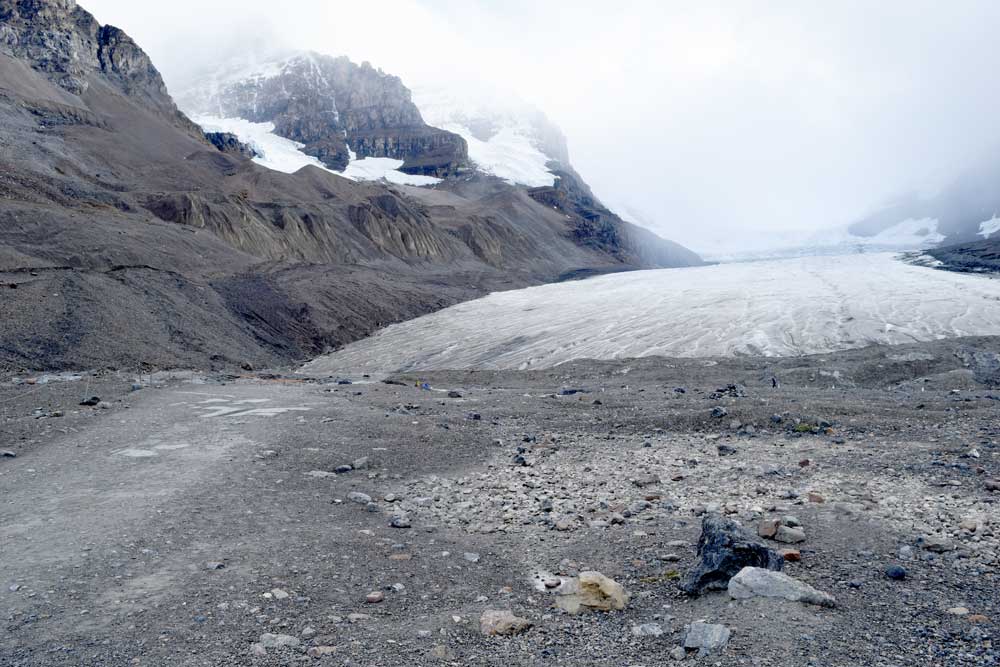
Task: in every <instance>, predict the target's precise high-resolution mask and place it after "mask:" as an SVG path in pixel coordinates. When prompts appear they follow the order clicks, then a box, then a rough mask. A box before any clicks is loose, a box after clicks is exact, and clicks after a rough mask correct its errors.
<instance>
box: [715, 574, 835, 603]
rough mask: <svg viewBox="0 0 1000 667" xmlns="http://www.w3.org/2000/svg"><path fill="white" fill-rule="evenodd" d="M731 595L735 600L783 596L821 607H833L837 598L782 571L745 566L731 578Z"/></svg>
mask: <svg viewBox="0 0 1000 667" xmlns="http://www.w3.org/2000/svg"><path fill="white" fill-rule="evenodd" d="M729 596H730V597H732V598H733V599H734V600H747V599H749V598H753V597H763V598H782V599H784V600H791V601H793V602H804V603H806V604H814V605H818V606H820V607H833V606H835V605H836V604H837V600H836V599H835V598H834V597H833V596H832V595H830V594H829V593H824V592H823V591H818V590H816V589H815V588H813V587H812V586H810V585H809V584H807V583H805V582H802V581H798V580H797V579H792V578H791V577H789V576H788V575H787V574H784V573H782V572H774V571H771V570H764V569H761V568H759V567H745V568H743V569H742V570H740V571H739V573H738V574H737V575H736V576H735V577H733V578H732V579H730V580H729Z"/></svg>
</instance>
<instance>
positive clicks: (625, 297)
mask: <svg viewBox="0 0 1000 667" xmlns="http://www.w3.org/2000/svg"><path fill="white" fill-rule="evenodd" d="M989 334H1000V280H998V279H995V278H991V277H987V276H977V275H966V274H957V273H951V272H946V271H938V270H934V269H930V268H926V267H921V266H914V265H911V264H908V263H905V262H902V261H899V260H898V259H896V257H895V256H894V255H893V254H884V253H880V254H856V255H843V256H821V257H802V258H795V259H784V260H771V261H760V262H746V263H736V264H720V265H715V266H706V267H697V268H684V269H664V270H657V271H637V272H632V273H619V274H613V275H606V276H601V277H598V278H592V279H589V280H585V281H580V282H569V283H558V284H552V285H543V286H539V287H531V288H527V289H520V290H512V291H508V292H497V293H494V294H490V295H489V296H486V297H484V298H481V299H477V300H475V301H469V302H466V303H462V304H459V305H456V306H453V307H451V308H447V309H445V310H442V311H439V312H437V313H433V314H431V315H427V316H424V317H421V318H418V319H415V320H410V321H408V322H403V323H400V324H395V325H392V326H390V327H387V328H386V329H383V330H381V331H379V332H377V333H376V334H375V335H373V336H371V337H370V338H367V339H364V340H361V341H358V342H356V343H352V344H351V345H348V346H346V347H345V348H343V349H342V350H340V351H337V352H334V353H332V354H329V355H326V356H324V357H320V358H319V359H317V360H316V361H313V362H311V363H310V364H309V365H307V366H306V371H307V372H312V373H343V374H348V373H353V374H360V373H371V374H373V375H378V374H382V373H387V372H393V371H397V370H432V369H464V368H502V369H517V368H545V367H551V366H555V365H558V364H560V363H564V362H566V361H570V360H573V359H581V358H592V359H616V358H628V357H641V356H649V355H665V356H677V357H702V356H732V355H750V354H753V355H764V356H786V355H801V354H811V353H819V352H830V351H835V350H841V349H847V348H856V347H863V346H865V345H869V344H873V343H888V344H897V343H912V342H916V341H928V340H935V339H941V338H947V337H954V336H967V335H989Z"/></svg>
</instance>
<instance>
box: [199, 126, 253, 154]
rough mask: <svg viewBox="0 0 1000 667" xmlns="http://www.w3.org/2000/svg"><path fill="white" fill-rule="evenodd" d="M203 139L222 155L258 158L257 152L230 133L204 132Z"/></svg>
mask: <svg viewBox="0 0 1000 667" xmlns="http://www.w3.org/2000/svg"><path fill="white" fill-rule="evenodd" d="M205 138H206V139H208V143H210V144H212V145H213V146H215V147H216V148H217V149H219V150H220V151H222V152H223V153H233V154H235V155H242V156H243V157H246V158H255V157H258V153H257V151H255V150H254V149H253V147H252V146H250V145H249V144H245V143H243V142H242V141H240V140H239V137H237V136H236V135H235V134H232V133H230V132H206V133H205Z"/></svg>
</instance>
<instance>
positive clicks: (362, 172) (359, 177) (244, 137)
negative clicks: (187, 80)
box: [192, 116, 441, 186]
mask: <svg viewBox="0 0 1000 667" xmlns="http://www.w3.org/2000/svg"><path fill="white" fill-rule="evenodd" d="M192 120H193V121H194V122H195V123H197V124H198V125H199V126H201V129H202V130H204V131H205V132H229V133H230V134H234V135H236V138H237V139H239V140H240V141H242V142H243V143H245V144H247V145H248V146H250V147H251V148H253V149H254V150H255V151H256V152H257V154H258V157H255V158H254V160H253V161H254V162H256V163H257V164H259V165H260V166H262V167H266V168H268V169H273V170H274V171H281V172H284V173H286V174H294V173H295V172H297V171H298V170H299V169H302V168H303V167H316V168H318V169H322V170H323V171H329V172H330V173H331V174H336V175H337V176H342V177H344V178H347V179H349V180H352V181H380V180H385V181H388V182H389V183H395V184H397V185H416V186H426V185H436V184H438V183H440V182H441V179H440V178H434V177H433V176H421V175H419V174H407V173H405V172H402V171H399V168H400V167H402V166H403V160H394V159H392V158H386V157H369V158H362V159H361V160H358V159H357V155H355V154H354V153H353V152H352V153H351V161H350V163H349V164H348V165H347V168H346V169H345V170H344V171H343V172H339V171H333V170H332V169H329V168H327V166H326V165H325V164H323V163H322V162H320V161H319V160H318V159H317V158H314V157H313V156H311V155H306V154H305V153H304V152H302V149H303V148H304V145H303V144H300V143H299V142H297V141H292V140H291V139H286V138H284V137H282V136H279V135H277V134H275V133H274V123H254V122H251V121H249V120H246V119H244V118H220V117H218V116H195V117H194V118H192Z"/></svg>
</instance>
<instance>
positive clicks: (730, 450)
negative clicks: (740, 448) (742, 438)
mask: <svg viewBox="0 0 1000 667" xmlns="http://www.w3.org/2000/svg"><path fill="white" fill-rule="evenodd" d="M716 449H718V451H719V456H732V455H733V454H735V453H736V448H735V447H730V446H729V445H719V446H718V447H717V448H716Z"/></svg>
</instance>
